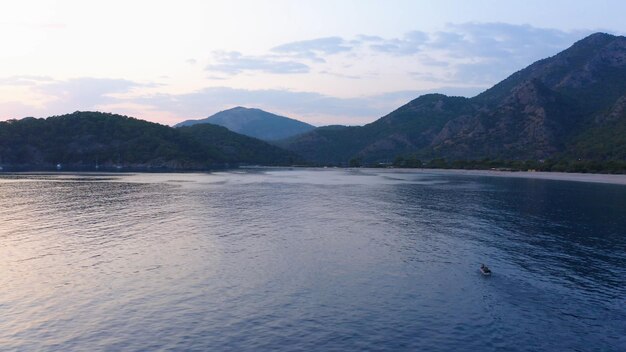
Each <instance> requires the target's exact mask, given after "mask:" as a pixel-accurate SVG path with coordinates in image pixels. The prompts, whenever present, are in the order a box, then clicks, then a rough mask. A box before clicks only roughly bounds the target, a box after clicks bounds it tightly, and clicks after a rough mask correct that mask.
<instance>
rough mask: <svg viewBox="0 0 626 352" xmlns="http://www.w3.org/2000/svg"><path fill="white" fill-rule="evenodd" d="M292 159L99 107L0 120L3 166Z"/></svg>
mask: <svg viewBox="0 0 626 352" xmlns="http://www.w3.org/2000/svg"><path fill="white" fill-rule="evenodd" d="M293 160H294V155H293V154H291V153H289V152H286V151H284V150H281V149H280V148H277V147H275V146H272V145H269V144H267V143H265V142H263V141H260V140H257V139H254V138H250V137H247V136H242V135H239V134H236V133H234V132H231V131H229V130H227V129H226V128H224V127H220V126H214V125H201V126H192V127H185V128H181V129H176V128H172V127H168V126H164V125H160V124H157V123H152V122H147V121H143V120H138V119H134V118H131V117H126V116H120V115H114V114H108V113H100V112H75V113H72V114H68V115H62V116H52V117H49V118H47V119H36V118H32V117H30V118H24V119H21V120H9V121H4V122H0V165H3V166H5V167H7V166H9V167H22V168H47V167H53V166H54V165H56V164H57V163H60V164H62V165H63V166H64V167H75V168H93V167H95V165H98V166H100V167H102V168H112V167H125V168H170V169H203V168H211V167H216V166H224V165H226V164H239V163H254V164H263V165H285V164H291V163H292V162H293Z"/></svg>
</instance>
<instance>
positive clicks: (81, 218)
mask: <svg viewBox="0 0 626 352" xmlns="http://www.w3.org/2000/svg"><path fill="white" fill-rule="evenodd" d="M499 175H500V177H492V176H490V175H485V174H471V173H469V174H467V173H458V172H446V171H413V170H378V169H371V170H368V169H249V170H236V171H228V172H216V173H206V174H202V173H198V174H93V173H92V174H90V173H84V174H71V173H53V174H0V201H1V204H2V208H1V209H0V221H1V225H0V226H1V227H0V259H1V262H0V263H1V264H0V265H1V266H0V349H2V350H38V351H39V350H64V351H72V350H77V351H78V350H137V351H138V350H150V351H152V350H185V351H188V350H198V351H205V350H220V351H228V350H233V351H247V350H250V351H252V350H254V351H258V350H282V351H312V350H319V351H349V350H388V351H401V350H407V351H413V350H429V351H450V350H457V351H462V350H467V351H470V350H472V351H476V350H480V351H496V350H507V351H537V350H584V351H620V350H624V349H626V337H625V336H626V308H625V307H626V230H625V229H626V216H625V215H624V214H626V186H624V185H623V184H610V183H589V182H574V181H571V180H553V179H552V180H551V179H542V178H533V177H502V174H499ZM504 176H506V175H504ZM511 176H515V175H511ZM591 177H592V178H593V176H591ZM481 263H485V264H487V265H489V266H490V267H491V269H492V270H493V275H492V276H491V277H484V276H482V275H481V274H480V272H479V271H478V267H479V266H480V264H481Z"/></svg>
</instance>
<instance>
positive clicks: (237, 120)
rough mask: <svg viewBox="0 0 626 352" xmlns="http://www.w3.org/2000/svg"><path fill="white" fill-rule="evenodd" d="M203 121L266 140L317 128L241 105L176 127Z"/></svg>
mask: <svg viewBox="0 0 626 352" xmlns="http://www.w3.org/2000/svg"><path fill="white" fill-rule="evenodd" d="M201 123H211V124H214V125H219V126H224V127H226V128H228V129H229V130H231V131H233V132H237V133H240V134H244V135H246V136H250V137H254V138H258V139H261V140H264V141H274V140H279V139H284V138H289V137H292V136H295V135H298V134H301V133H305V132H309V131H311V130H313V129H314V128H315V127H314V126H311V125H309V124H308V123H304V122H301V121H298V120H294V119H290V118H288V117H284V116H279V115H275V114H272V113H269V112H267V111H263V110H260V109H249V108H244V107H241V106H239V107H236V108H232V109H228V110H224V111H220V112H218V113H217V114H215V115H212V116H210V117H207V118H206V119H201V120H187V121H183V122H181V123H179V124H177V125H175V126H174V127H182V126H191V125H196V124H201Z"/></svg>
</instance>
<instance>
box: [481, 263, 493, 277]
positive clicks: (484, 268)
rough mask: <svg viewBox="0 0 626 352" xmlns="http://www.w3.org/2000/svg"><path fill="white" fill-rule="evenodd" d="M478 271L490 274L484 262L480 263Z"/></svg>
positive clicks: (486, 274)
mask: <svg viewBox="0 0 626 352" xmlns="http://www.w3.org/2000/svg"><path fill="white" fill-rule="evenodd" d="M480 273H481V274H483V275H485V276H489V275H491V270H490V269H489V268H488V267H487V266H486V265H485V264H480Z"/></svg>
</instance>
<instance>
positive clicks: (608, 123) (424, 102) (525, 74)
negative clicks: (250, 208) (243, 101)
mask: <svg viewBox="0 0 626 352" xmlns="http://www.w3.org/2000/svg"><path fill="white" fill-rule="evenodd" d="M278 144H279V145H281V146H283V147H285V148H287V149H289V150H292V151H294V152H296V153H299V154H300V155H302V156H303V157H304V158H306V159H308V160H311V161H315V162H319V163H346V162H347V161H348V160H350V159H361V160H363V161H369V162H377V161H380V162H382V161H391V160H394V158H396V157H406V156H408V155H411V156H413V157H419V158H424V159H435V158H447V159H449V160H457V159H470V160H471V159H483V158H491V159H507V160H526V159H530V160H543V159H547V158H569V159H572V160H577V159H589V160H599V161H603V160H622V161H624V160H626V38H625V37H623V36H613V35H609V34H604V33H596V34H593V35H590V36H589V37H587V38H584V39H582V40H580V41H578V42H577V43H575V44H574V45H573V46H572V47H570V48H568V49H566V50H565V51H563V52H561V53H559V54H557V55H555V56H553V57H550V58H547V59H543V60H540V61H537V62H535V63H534V64H532V65H530V66H528V67H527V68H525V69H523V70H521V71H519V72H516V73H514V74H512V75H511V76H509V77H508V78H506V79H505V80H504V81H502V82H500V83H498V84H496V85H495V86H493V87H492V88H490V89H488V90H486V91H485V92H483V93H481V94H479V95H478V96H475V97H473V98H463V97H448V96H445V95H441V94H429V95H424V96H421V97H419V98H417V99H415V100H413V101H411V102H409V103H408V104H406V105H404V106H402V107H400V108H398V109H397V110H395V111H393V112H391V113H390V114H388V115H386V116H384V117H382V118H380V119H379V120H377V121H375V122H373V123H370V124H368V125H365V126H359V127H337V126H332V127H321V128H317V129H315V130H313V131H312V132H309V133H306V134H304V135H300V136H296V137H292V138H289V139H286V140H283V141H281V142H280V143H278Z"/></svg>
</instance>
